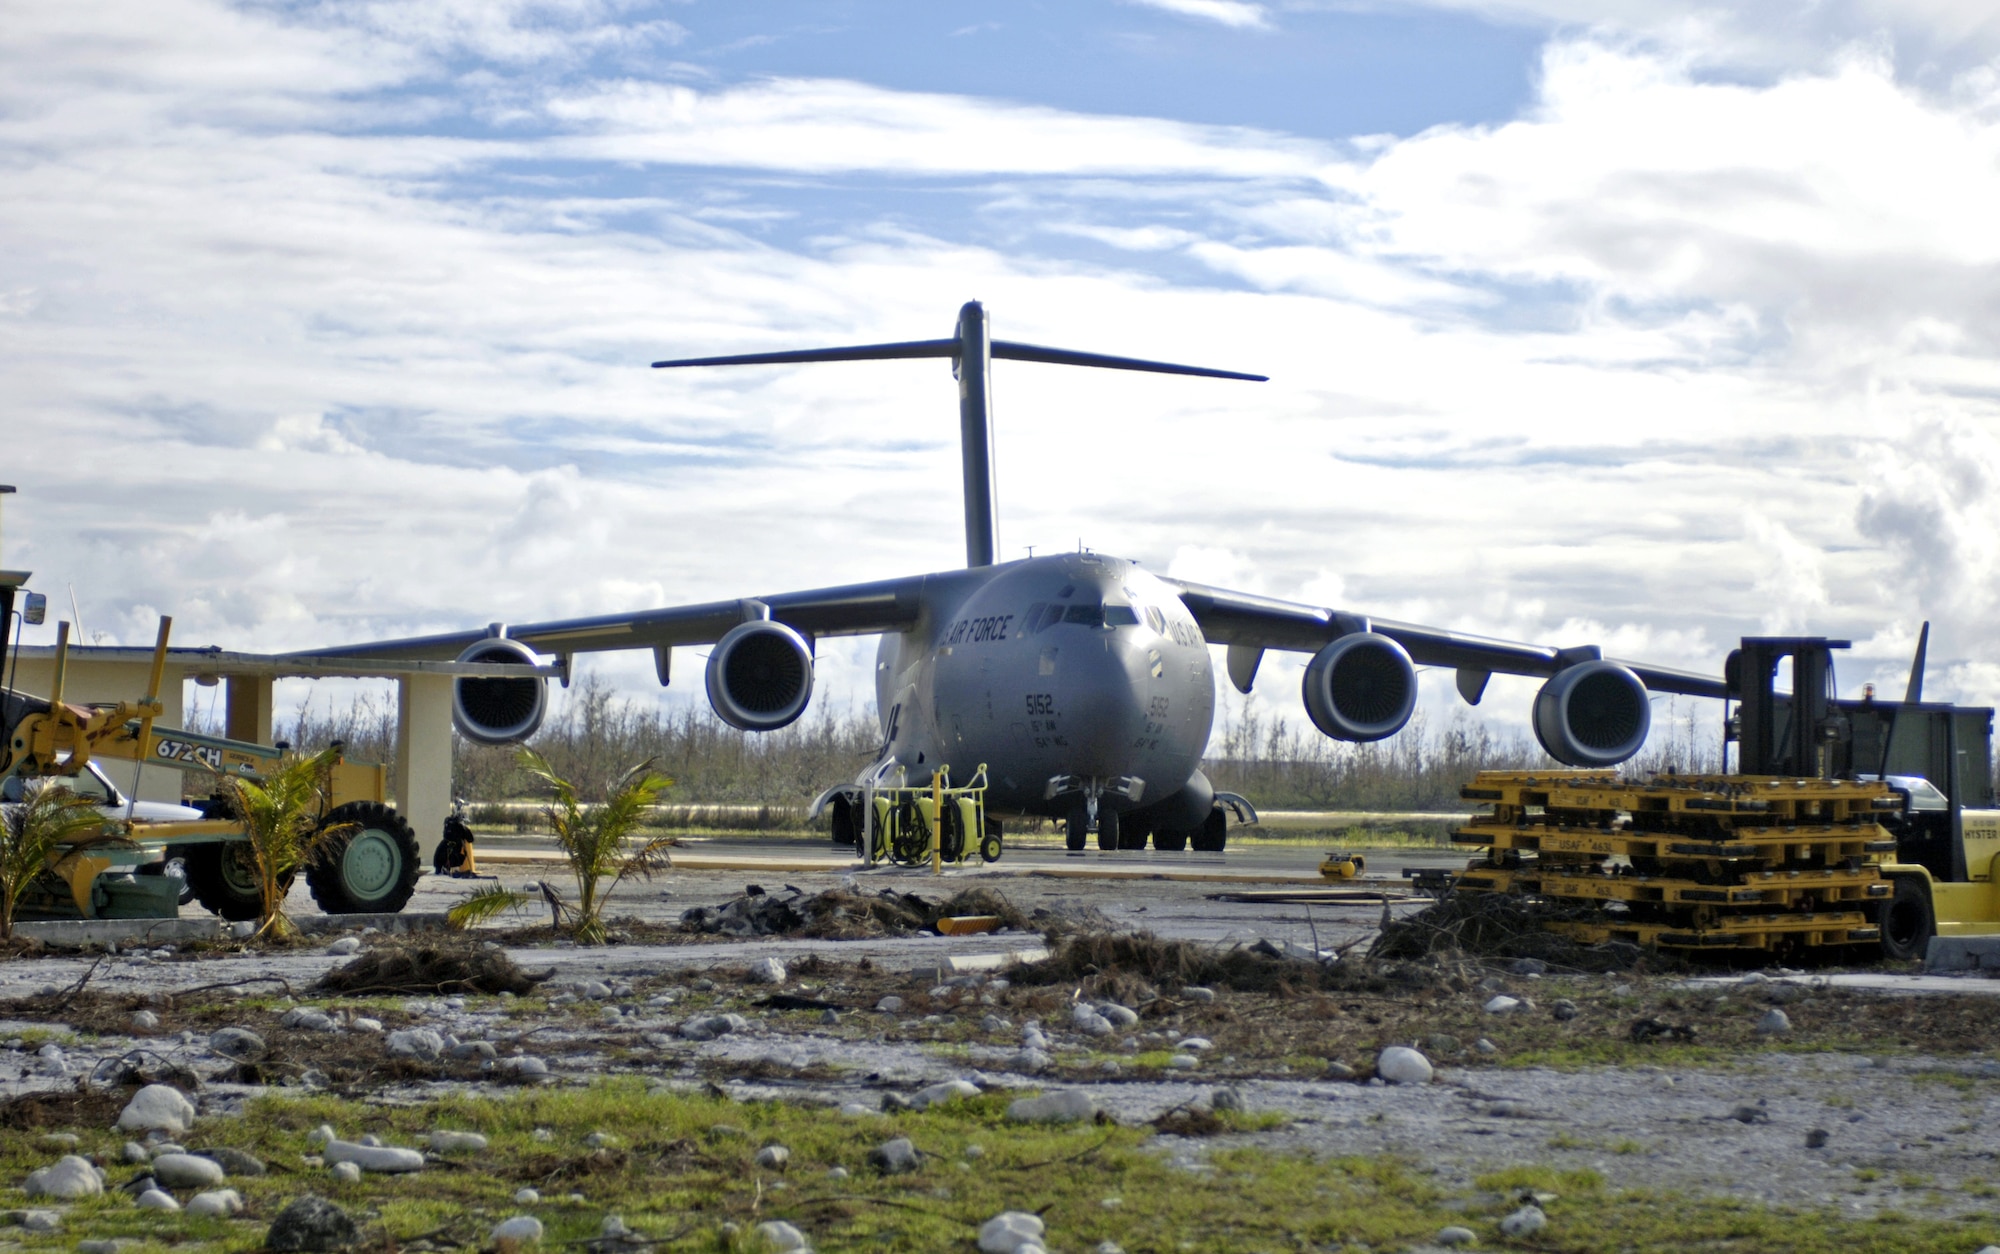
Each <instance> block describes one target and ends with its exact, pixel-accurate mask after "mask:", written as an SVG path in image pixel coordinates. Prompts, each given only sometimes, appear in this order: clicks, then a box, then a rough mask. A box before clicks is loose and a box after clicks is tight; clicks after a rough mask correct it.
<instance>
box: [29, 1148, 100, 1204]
mask: <svg viewBox="0 0 2000 1254" xmlns="http://www.w3.org/2000/svg"><path fill="white" fill-rule="evenodd" d="M21 1188H22V1189H23V1190H24V1191H25V1192H26V1193H27V1195H28V1196H29V1197H59V1198H62V1199H63V1200H65V1201H74V1200H75V1199H77V1198H79V1197H96V1196H97V1195H99V1194H100V1193H102V1192H104V1181H103V1180H102V1179H100V1178H99V1177H98V1174H97V1169H96V1168H95V1167H92V1166H91V1165H90V1160H89V1159H88V1158H82V1157H79V1156H77V1155H75V1154H65V1155H63V1156H62V1158H60V1159H58V1160H57V1161H56V1163H55V1164H54V1165H53V1166H49V1167H44V1168H42V1169H41V1170H40V1171H31V1172H29V1173H28V1178H27V1179H26V1180H24V1181H22V1182H21Z"/></svg>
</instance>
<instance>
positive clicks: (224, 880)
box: [174, 840, 292, 923]
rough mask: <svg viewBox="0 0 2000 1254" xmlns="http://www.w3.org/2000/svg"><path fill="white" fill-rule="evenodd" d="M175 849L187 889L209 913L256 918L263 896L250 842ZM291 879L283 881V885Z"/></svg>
mask: <svg viewBox="0 0 2000 1254" xmlns="http://www.w3.org/2000/svg"><path fill="white" fill-rule="evenodd" d="M174 851H175V853H176V854H177V856H179V857H180V859H181V866H182V868H183V869H184V870H185V872H186V874H187V886H188V890H189V891H190V892H192V893H193V894H194V899H195V900H196V901H198V902H200V903H201V904H202V907H203V908H204V909H206V910H208V911H209V912H210V913H213V914H219V915H221V916H222V917H223V918H225V919H228V920H229V921H230V922H231V923H240V922H242V921H244V920H245V919H255V918H259V917H261V916H262V915H263V913H264V898H263V896H262V894H260V893H259V892H258V891H257V865H256V863H255V862H254V861H253V860H252V857H251V853H250V846H249V844H248V843H246V842H244V841H240V840H226V841H225V840H219V841H204V842H202V843H200V844H195V845H177V846H174ZM291 886H292V885H291V880H290V879H287V880H286V881H285V887H286V889H288V890H289V889H290V888H291Z"/></svg>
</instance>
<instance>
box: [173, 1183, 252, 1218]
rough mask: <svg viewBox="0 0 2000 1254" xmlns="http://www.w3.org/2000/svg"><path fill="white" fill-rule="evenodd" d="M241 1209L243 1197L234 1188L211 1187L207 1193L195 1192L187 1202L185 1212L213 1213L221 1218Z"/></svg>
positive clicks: (193, 1213) (197, 1213)
mask: <svg viewBox="0 0 2000 1254" xmlns="http://www.w3.org/2000/svg"><path fill="white" fill-rule="evenodd" d="M242 1209H243V1198H242V1196H241V1195H240V1194H238V1193H237V1192H236V1190H235V1189H212V1190H210V1191H209V1192H207V1193H197V1194H195V1195H194V1196H193V1197H192V1198H190V1199H189V1200H188V1204H187V1213H188V1214H190V1215H214V1216H218V1217H220V1218H223V1219H227V1218H229V1216H231V1215H234V1214H235V1213H236V1212H238V1211H240V1210H242Z"/></svg>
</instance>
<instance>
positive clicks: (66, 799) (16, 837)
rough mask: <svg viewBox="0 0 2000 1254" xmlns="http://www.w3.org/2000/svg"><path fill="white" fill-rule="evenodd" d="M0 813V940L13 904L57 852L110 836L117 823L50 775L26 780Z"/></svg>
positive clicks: (8, 928) (7, 932)
mask: <svg viewBox="0 0 2000 1254" xmlns="http://www.w3.org/2000/svg"><path fill="white" fill-rule="evenodd" d="M0 815H3V816H4V819H5V822H4V825H0V940H12V939H13V936H14V907H15V905H16V904H17V903H19V901H20V900H21V894H22V893H23V892H25V891H26V890H27V887H28V885H29V884H32V883H33V882H34V881H35V878H36V877H37V876H39V875H41V874H42V873H43V872H45V871H47V870H48V869H49V868H50V866H51V864H52V863H53V862H54V861H55V855H56V854H57V852H58V851H59V850H68V849H77V848H84V847H88V846H90V845H97V844H103V843H105V842H107V841H111V840H116V839H118V838H119V836H120V835H121V832H120V831H119V828H120V826H121V825H119V824H117V823H114V822H111V821H109V820H107V819H106V818H105V817H104V816H103V815H101V814H99V813H98V812H97V807H96V805H95V804H93V803H92V802H91V800H90V799H89V798H88V797H79V796H77V795H76V793H75V792H73V791H71V790H70V788H69V786H68V784H67V783H66V782H65V781H63V780H59V779H53V778H51V779H43V780H38V781H36V782H34V783H32V784H29V785H28V787H27V788H26V789H25V790H24V791H23V793H22V794H21V800H19V801H18V802H10V803H8V804H7V805H5V806H0Z"/></svg>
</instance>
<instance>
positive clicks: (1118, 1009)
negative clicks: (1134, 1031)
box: [1097, 1001, 1139, 1028]
mask: <svg viewBox="0 0 2000 1254" xmlns="http://www.w3.org/2000/svg"><path fill="white" fill-rule="evenodd" d="M1097 1013H1098V1014H1101V1015H1103V1016H1104V1017H1105V1018H1106V1019H1109V1020H1110V1021H1111V1026H1112V1027H1114V1028H1129V1027H1131V1026H1132V1025H1133V1024H1135V1023H1137V1022H1139V1012H1138V1011H1136V1010H1133V1009H1131V1008H1129V1007H1126V1006H1121V1005H1119V1004H1118V1003H1117V1002H1115V1001H1107V1002H1104V1003H1103V1004H1101V1005H1100V1006H1098V1008H1097Z"/></svg>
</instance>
